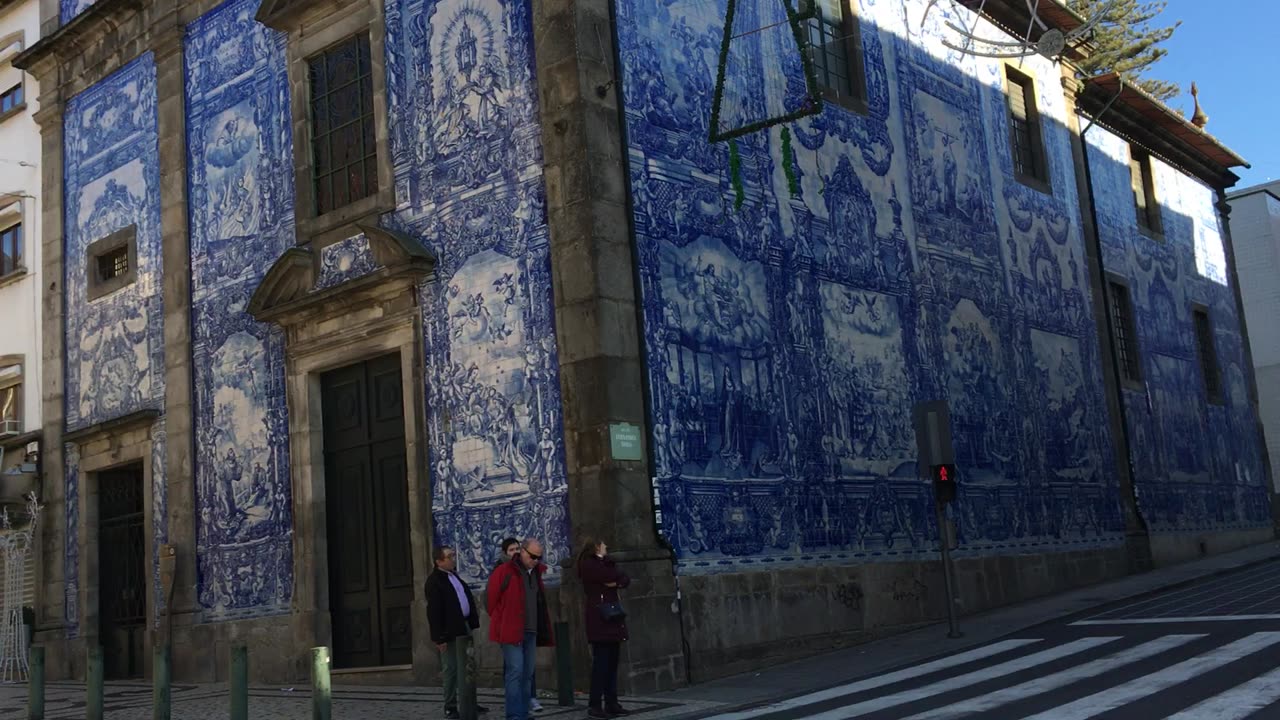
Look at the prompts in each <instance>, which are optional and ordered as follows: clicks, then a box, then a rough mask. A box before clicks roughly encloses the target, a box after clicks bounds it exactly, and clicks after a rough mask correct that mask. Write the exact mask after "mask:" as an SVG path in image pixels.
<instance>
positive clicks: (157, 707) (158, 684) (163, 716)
mask: <svg viewBox="0 0 1280 720" xmlns="http://www.w3.org/2000/svg"><path fill="white" fill-rule="evenodd" d="M153 656H154V657H153V659H152V661H151V718H152V720H169V717H170V715H171V713H172V709H173V694H172V692H171V688H170V682H169V679H170V666H169V648H168V647H165V646H163V645H161V646H159V647H157V648H156V649H155V652H154V653H153Z"/></svg>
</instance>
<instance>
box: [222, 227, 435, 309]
mask: <svg viewBox="0 0 1280 720" xmlns="http://www.w3.org/2000/svg"><path fill="white" fill-rule="evenodd" d="M357 227H358V228H359V230H360V234H359V235H355V236H353V237H350V238H347V239H345V240H340V241H338V242H335V243H332V244H329V245H325V246H323V247H320V248H318V249H312V248H311V247H295V248H290V249H289V250H287V251H285V253H284V254H283V255H281V256H280V258H279V259H277V260H276V261H275V263H274V264H272V266H271V268H270V269H269V270H267V273H266V275H265V276H264V277H263V278H262V282H260V283H259V284H258V288H257V289H256V290H255V291H254V293H253V297H252V298H251V299H250V300H249V308H248V310H249V313H250V314H251V315H253V316H254V318H256V319H258V320H259V321H262V322H270V323H275V324H277V325H281V326H283V327H286V328H289V327H292V326H298V325H303V324H307V323H315V322H321V321H324V320H326V319H331V318H335V317H339V316H350V317H351V318H352V319H353V320H354V319H356V318H357V317H359V318H361V319H362V321H368V320H370V319H371V318H369V317H368V316H369V314H370V313H373V314H374V315H381V314H385V313H386V312H388V311H392V310H393V309H398V308H400V306H401V305H402V304H403V303H404V297H405V296H406V295H410V296H412V295H414V293H416V289H417V286H418V284H419V283H420V282H422V281H424V280H429V279H430V278H431V277H432V276H433V273H434V271H435V264H436V261H435V257H433V256H432V255H431V253H430V252H428V251H427V249H426V248H425V247H423V246H422V243H420V242H418V241H417V240H415V239H413V238H411V237H409V236H407V235H404V234H402V233H399V232H396V231H394V230H387V229H385V228H380V227H377V226H374V225H365V224H360V225H357Z"/></svg>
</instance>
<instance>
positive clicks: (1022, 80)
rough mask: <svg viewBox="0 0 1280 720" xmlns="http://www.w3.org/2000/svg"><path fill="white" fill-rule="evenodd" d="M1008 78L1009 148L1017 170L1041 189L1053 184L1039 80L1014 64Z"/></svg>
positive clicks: (1019, 176)
mask: <svg viewBox="0 0 1280 720" xmlns="http://www.w3.org/2000/svg"><path fill="white" fill-rule="evenodd" d="M1005 74H1006V75H1005V77H1006V80H1007V81H1008V82H1007V83H1006V86H1007V87H1008V103H1009V151H1010V154H1011V155H1012V156H1013V173H1014V176H1015V177H1017V178H1018V180H1020V181H1021V182H1023V183H1024V184H1027V185H1031V186H1033V187H1036V188H1037V189H1040V190H1047V186H1048V184H1049V163H1048V162H1047V160H1046V156H1045V151H1044V134H1043V132H1042V131H1041V126H1040V113H1039V111H1038V110H1037V108H1036V87H1035V82H1034V81H1033V80H1032V79H1031V78H1030V77H1029V76H1027V75H1024V74H1022V73H1020V72H1018V71H1017V70H1014V69H1013V68H1012V67H1007V68H1005Z"/></svg>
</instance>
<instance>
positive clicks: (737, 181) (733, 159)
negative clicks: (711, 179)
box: [729, 140, 746, 210]
mask: <svg viewBox="0 0 1280 720" xmlns="http://www.w3.org/2000/svg"><path fill="white" fill-rule="evenodd" d="M729 182H730V183H732V184H733V209H734V210H741V209H742V201H743V200H744V199H746V191H745V190H743V188H742V157H741V156H740V155H738V141H737V140H730V141H729Z"/></svg>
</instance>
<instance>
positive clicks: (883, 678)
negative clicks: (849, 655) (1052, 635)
mask: <svg viewBox="0 0 1280 720" xmlns="http://www.w3.org/2000/svg"><path fill="white" fill-rule="evenodd" d="M1038 642H1041V640H1040V639H1039V638H1026V639H1021V640H1002V641H1000V642H997V643H992V644H990V645H984V646H982V647H979V648H974V649H973V650H969V651H966V652H962V653H959V654H957V655H948V656H947V657H944V658H938V659H937V660H933V661H931V662H927V663H924V664H922V665H913V666H912V667H909V668H903V669H902V670H898V671H895V672H891V673H886V674H884V675H877V676H875V677H870V678H867V679H865V680H858V681H855V682H851V683H847V684H845V685H840V686H838V687H833V688H829V689H827V690H820V691H818V692H815V693H811V694H809V695H803V696H801V697H797V698H792V699H790V700H783V701H781V702H776V703H771V704H769V705H765V706H763V707H758V708H753V709H751V710H744V711H742V712H734V713H726V714H724V715H716V716H715V717H713V718H707V720H750V718H757V717H760V716H762V715H771V714H773V713H776V712H781V711H783V710H790V709H792V708H797V707H803V706H805V705H812V704H814V703H820V702H823V701H825V700H832V699H835V698H838V697H842V696H844V695H853V694H855V693H860V692H865V691H867V690H875V689H876V688H881V687H884V686H886V685H892V684H894V683H898V682H902V681H903V680H913V679H915V678H918V677H923V676H925V675H928V674H929V673H934V672H938V671H939V670H947V669H949V668H953V667H956V666H958V665H964V664H965V663H970V662H973V661H975V660H985V659H986V658H989V657H992V656H994V655H999V654H1001V653H1005V652H1009V651H1010V650H1016V649H1018V648H1020V647H1025V646H1027V645H1031V644H1034V643H1038Z"/></svg>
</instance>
